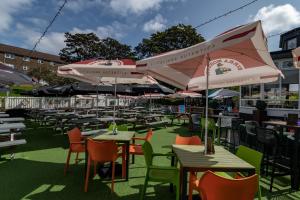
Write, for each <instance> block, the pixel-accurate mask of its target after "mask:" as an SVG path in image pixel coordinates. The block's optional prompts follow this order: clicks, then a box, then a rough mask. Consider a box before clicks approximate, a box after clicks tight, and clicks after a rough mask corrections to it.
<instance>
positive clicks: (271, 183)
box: [270, 161, 275, 192]
mask: <svg viewBox="0 0 300 200" xmlns="http://www.w3.org/2000/svg"><path fill="white" fill-rule="evenodd" d="M274 162H275V161H274ZM274 174H275V166H274V165H273V166H272V172H271V182H270V192H272V188H273V182H274Z"/></svg>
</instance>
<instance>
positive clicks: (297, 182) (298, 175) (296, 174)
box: [262, 120, 300, 190]
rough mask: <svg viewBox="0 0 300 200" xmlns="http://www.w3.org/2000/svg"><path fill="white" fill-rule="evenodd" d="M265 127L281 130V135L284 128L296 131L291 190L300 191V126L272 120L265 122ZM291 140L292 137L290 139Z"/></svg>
mask: <svg viewBox="0 0 300 200" xmlns="http://www.w3.org/2000/svg"><path fill="white" fill-rule="evenodd" d="M262 124H264V125H271V126H276V127H278V128H279V131H280V134H282V135H283V128H291V129H294V130H295V133H294V136H293V137H292V138H293V155H292V173H291V188H292V189H294V190H299V186H300V169H299V139H300V136H299V135H300V126H299V125H289V124H287V122H286V121H282V120H270V121H263V122H262ZM289 138H291V137H289Z"/></svg>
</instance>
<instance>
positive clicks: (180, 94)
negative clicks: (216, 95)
mask: <svg viewBox="0 0 300 200" xmlns="http://www.w3.org/2000/svg"><path fill="white" fill-rule="evenodd" d="M168 97H170V98H182V99H183V98H186V97H191V98H200V97H202V95H201V94H199V93H197V92H193V91H189V90H183V91H178V92H176V93H174V94H169V95H168Z"/></svg>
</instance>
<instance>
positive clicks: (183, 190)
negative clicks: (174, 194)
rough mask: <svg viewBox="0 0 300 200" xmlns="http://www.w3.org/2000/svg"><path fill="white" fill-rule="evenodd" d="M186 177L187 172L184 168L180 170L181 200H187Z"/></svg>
mask: <svg viewBox="0 0 300 200" xmlns="http://www.w3.org/2000/svg"><path fill="white" fill-rule="evenodd" d="M187 176H188V170H187V169H185V168H184V167H182V168H181V181H180V185H181V198H180V199H181V200H186V199H187Z"/></svg>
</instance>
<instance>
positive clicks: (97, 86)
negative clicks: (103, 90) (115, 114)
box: [96, 81, 100, 117]
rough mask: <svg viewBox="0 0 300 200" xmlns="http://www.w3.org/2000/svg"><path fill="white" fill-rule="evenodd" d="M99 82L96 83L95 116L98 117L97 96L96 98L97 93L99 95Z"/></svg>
mask: <svg viewBox="0 0 300 200" xmlns="http://www.w3.org/2000/svg"><path fill="white" fill-rule="evenodd" d="M99 84H100V81H99V83H98V84H97V85H96V95H97V97H96V116H97V117H99V114H98V103H99V98H98V95H99V91H98V90H99Z"/></svg>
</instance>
